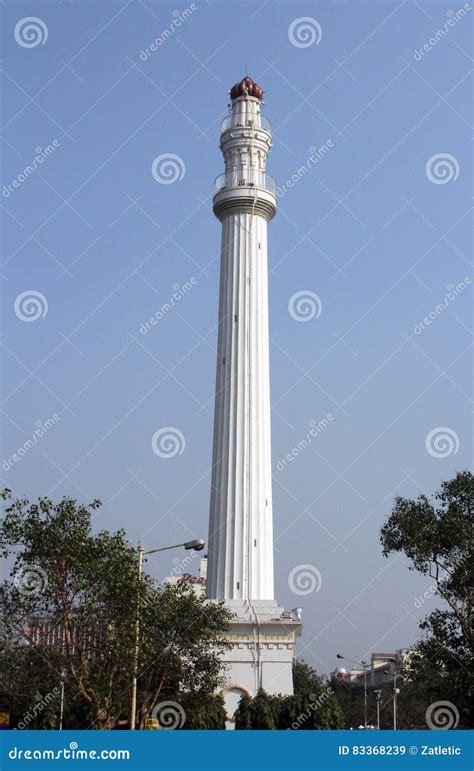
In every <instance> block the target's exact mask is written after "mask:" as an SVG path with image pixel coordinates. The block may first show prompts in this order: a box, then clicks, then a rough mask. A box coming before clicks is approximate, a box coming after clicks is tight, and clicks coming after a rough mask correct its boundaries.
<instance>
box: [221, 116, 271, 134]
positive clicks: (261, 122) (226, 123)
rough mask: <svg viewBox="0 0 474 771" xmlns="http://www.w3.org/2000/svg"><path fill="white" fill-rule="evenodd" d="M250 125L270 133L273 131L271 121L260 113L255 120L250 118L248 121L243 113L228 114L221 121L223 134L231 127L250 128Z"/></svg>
mask: <svg viewBox="0 0 474 771" xmlns="http://www.w3.org/2000/svg"><path fill="white" fill-rule="evenodd" d="M250 126H253V127H254V128H258V129H262V130H263V131H267V132H268V133H269V134H271V133H272V127H271V124H270V121H269V120H267V119H266V118H264V117H263V116H262V115H259V116H258V117H257V118H256V120H255V121H251V120H248V121H247V122H245V120H244V118H243V117H242V116H241V115H228V116H227V118H224V120H223V121H222V123H221V134H222V133H223V132H224V131H227V129H230V128H250Z"/></svg>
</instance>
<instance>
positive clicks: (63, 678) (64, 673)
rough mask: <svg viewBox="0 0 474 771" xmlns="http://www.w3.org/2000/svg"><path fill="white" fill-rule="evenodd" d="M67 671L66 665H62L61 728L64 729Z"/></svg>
mask: <svg viewBox="0 0 474 771" xmlns="http://www.w3.org/2000/svg"><path fill="white" fill-rule="evenodd" d="M66 675H67V671H66V669H65V668H64V667H61V705H60V707H59V730H60V731H62V730H63V716H64V683H65V680H66Z"/></svg>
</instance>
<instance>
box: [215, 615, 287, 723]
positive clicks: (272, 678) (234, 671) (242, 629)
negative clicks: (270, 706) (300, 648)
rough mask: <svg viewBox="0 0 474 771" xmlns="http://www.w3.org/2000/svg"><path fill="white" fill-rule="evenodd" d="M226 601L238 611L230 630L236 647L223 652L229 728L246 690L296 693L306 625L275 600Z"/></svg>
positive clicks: (252, 692) (249, 694)
mask: <svg viewBox="0 0 474 771" xmlns="http://www.w3.org/2000/svg"><path fill="white" fill-rule="evenodd" d="M225 604H226V607H227V608H229V610H231V611H232V613H233V614H234V619H233V621H232V622H231V625H230V631H229V634H228V639H229V640H230V641H231V642H232V648H230V649H229V650H228V651H226V652H225V653H224V655H223V661H224V663H225V664H226V675H225V680H226V684H225V687H224V703H225V708H226V712H227V728H228V729H233V728H234V713H235V711H236V709H237V707H238V706H239V701H240V699H241V697H242V696H243V695H244V694H247V695H248V696H251V697H253V696H255V695H256V693H257V691H258V690H259V688H263V689H264V690H265V691H266V692H267V693H269V694H282V695H284V696H291V695H292V694H293V661H294V658H295V649H296V639H297V637H299V636H300V635H301V631H302V626H301V622H300V621H299V619H298V620H296V619H295V618H292V617H291V616H290V614H289V613H285V611H284V610H283V608H280V607H278V605H277V603H276V602H275V601H274V600H254V601H253V602H250V601H245V600H227V601H226V603H225Z"/></svg>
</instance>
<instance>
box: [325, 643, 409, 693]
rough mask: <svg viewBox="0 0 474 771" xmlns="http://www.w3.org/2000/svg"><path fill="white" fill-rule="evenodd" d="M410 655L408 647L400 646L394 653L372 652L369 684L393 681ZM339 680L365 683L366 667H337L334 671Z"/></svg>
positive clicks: (368, 675)
mask: <svg viewBox="0 0 474 771" xmlns="http://www.w3.org/2000/svg"><path fill="white" fill-rule="evenodd" d="M408 655H409V649H408V648H400V649H399V650H397V651H395V652H393V653H379V652H377V653H372V655H371V657H370V665H369V666H368V668H367V685H369V686H378V685H384V684H385V683H393V677H394V674H395V673H397V674H399V673H400V671H401V670H402V669H403V666H404V664H405V662H406V659H407V657H408ZM333 674H334V675H335V676H336V677H337V678H338V679H339V680H342V681H343V682H346V683H354V684H355V685H364V668H363V667H362V666H360V667H353V668H352V669H336V671H335V672H334V673H333Z"/></svg>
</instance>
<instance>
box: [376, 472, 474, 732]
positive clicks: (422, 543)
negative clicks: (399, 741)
mask: <svg viewBox="0 0 474 771" xmlns="http://www.w3.org/2000/svg"><path fill="white" fill-rule="evenodd" d="M473 515H474V476H473V475H472V474H471V472H469V471H463V472H459V473H457V474H456V476H455V477H454V478H453V479H451V480H449V481H445V482H443V483H442V484H441V488H440V490H439V491H437V492H436V493H435V494H434V496H433V498H428V496H426V495H420V496H419V497H418V498H417V499H416V500H411V499H408V498H401V497H397V498H396V499H395V503H394V506H393V510H392V513H391V514H390V516H389V517H388V519H387V521H386V523H385V524H384V526H383V527H382V529H381V532H380V539H381V543H382V547H383V553H384V555H385V556H388V555H389V554H391V553H392V552H401V553H404V554H405V555H406V556H407V558H408V559H409V561H410V569H411V570H416V571H418V572H419V573H420V574H421V575H424V576H429V578H430V580H431V583H432V584H433V585H434V587H435V592H436V594H437V595H438V596H439V598H440V599H441V600H442V607H440V608H437V609H436V610H434V611H433V612H432V613H430V614H429V615H428V616H426V618H424V619H423V620H422V621H421V623H420V628H421V630H422V631H423V633H424V636H423V639H421V640H420V641H419V642H418V643H417V644H416V645H415V646H414V648H413V650H412V651H411V653H410V656H409V657H408V659H407V664H406V675H407V677H408V679H409V680H411V681H414V682H415V683H416V684H417V686H418V688H419V689H422V690H423V691H424V692H426V697H427V700H428V703H429V699H431V700H432V701H435V700H436V699H437V698H439V699H443V700H449V701H451V702H452V703H453V704H454V705H455V707H456V709H457V711H458V712H459V716H460V721H459V727H461V726H463V725H466V726H467V725H469V712H470V702H471V696H472V685H473V683H472V663H473V631H472V589H473V544H474V529H473Z"/></svg>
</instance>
